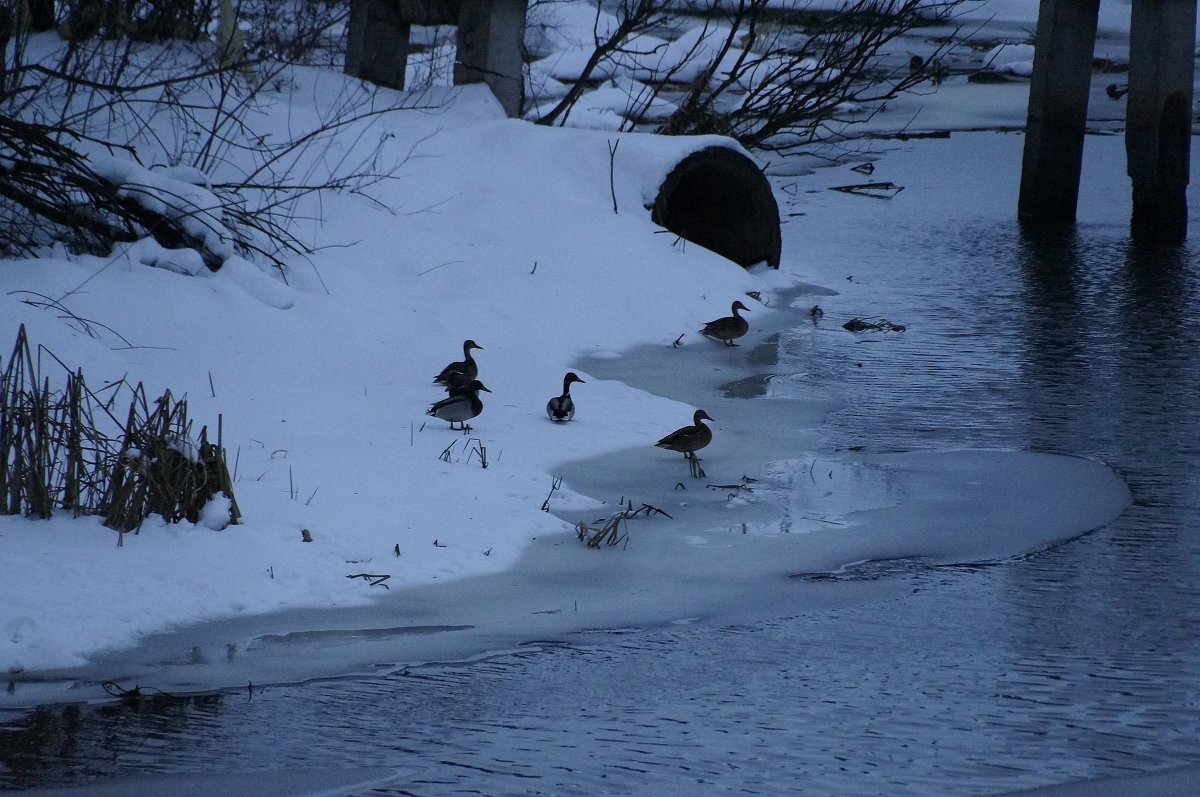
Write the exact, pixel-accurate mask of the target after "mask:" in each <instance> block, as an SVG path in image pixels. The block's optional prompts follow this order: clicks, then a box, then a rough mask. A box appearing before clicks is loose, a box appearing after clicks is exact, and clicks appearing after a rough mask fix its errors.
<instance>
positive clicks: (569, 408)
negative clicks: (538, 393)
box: [546, 371, 586, 422]
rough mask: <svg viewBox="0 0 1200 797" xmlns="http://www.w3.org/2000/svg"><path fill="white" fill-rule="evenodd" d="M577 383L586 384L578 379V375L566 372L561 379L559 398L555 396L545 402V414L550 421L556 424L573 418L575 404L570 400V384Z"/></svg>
mask: <svg viewBox="0 0 1200 797" xmlns="http://www.w3.org/2000/svg"><path fill="white" fill-rule="evenodd" d="M572 382H578V383H580V384H581V385H582V384H586V382H584V381H583V380H582V379H580V378H579V374H577V373H575V372H574V371H568V372H567V375H566V376H564V377H563V392H562V395H561V396H555V397H554V398H552V399H550V400H549V401H547V402H546V414H547V415H549V416H550V420H552V421H557V422H565V421H569V420H571V419H572V418H574V417H575V402H574V401H573V400H572V399H571V383H572Z"/></svg>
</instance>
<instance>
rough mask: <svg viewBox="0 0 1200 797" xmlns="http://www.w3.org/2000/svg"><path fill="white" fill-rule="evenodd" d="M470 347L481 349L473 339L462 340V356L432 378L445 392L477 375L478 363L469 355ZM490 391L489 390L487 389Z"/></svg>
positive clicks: (462, 384) (464, 383)
mask: <svg viewBox="0 0 1200 797" xmlns="http://www.w3.org/2000/svg"><path fill="white" fill-rule="evenodd" d="M471 349H479V350H480V351H483V347H482V346H480V345H479V344H478V343H476V342H475V341H473V340H465V341H463V358H462V360H460V361H458V362H456V363H450V364H449V365H447V366H446V367H445V368H443V369H442V372H441V373H440V374H438V375H437V376H435V377H434V378H433V381H434V382H437V383H438V384H439V385H443V386H444V387H445V388H446V390H447V392H449V391H450V390H451V389H452V388H461V387H463V386H465V385H466V384H467V383H469V382H470V381H471V380H473V379H474V378H475V377H477V376H479V364H478V363H476V362H475V358H474V357H472V356H471ZM488 392H489V393H490V392H491V391H490V390H489V391H488Z"/></svg>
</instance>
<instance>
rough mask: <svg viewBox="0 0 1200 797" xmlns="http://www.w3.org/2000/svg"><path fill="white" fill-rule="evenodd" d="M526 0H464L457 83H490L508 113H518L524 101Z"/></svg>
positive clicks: (459, 19)
mask: <svg viewBox="0 0 1200 797" xmlns="http://www.w3.org/2000/svg"><path fill="white" fill-rule="evenodd" d="M525 3H526V0H462V4H461V5H460V6H459V13H458V60H457V61H456V62H455V64H454V82H455V83H456V84H460V83H479V82H483V83H487V84H488V86H489V87H490V88H491V90H492V93H493V94H495V95H496V99H498V100H499V101H500V105H501V106H502V107H503V108H504V111H505V113H507V114H508V115H509V116H519V115H520V114H521V106H522V104H523V103H524V100H525V82H524V79H523V77H522V75H521V66H522V64H521V49H522V45H523V43H524V40H525Z"/></svg>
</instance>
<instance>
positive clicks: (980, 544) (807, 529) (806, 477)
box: [758, 451, 1131, 571]
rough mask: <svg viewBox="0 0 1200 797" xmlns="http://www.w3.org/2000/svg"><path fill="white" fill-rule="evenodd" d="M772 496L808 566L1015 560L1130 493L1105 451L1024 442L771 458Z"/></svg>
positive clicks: (1095, 522)
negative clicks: (1092, 453)
mask: <svg viewBox="0 0 1200 797" xmlns="http://www.w3.org/2000/svg"><path fill="white" fill-rule="evenodd" d="M764 480H765V481H766V483H767V485H768V487H767V489H766V490H764V491H762V492H764V493H765V494H766V495H767V496H769V500H774V501H779V502H780V504H781V506H782V507H783V512H784V517H783V519H782V520H781V521H779V522H777V523H769V524H765V525H764V526H763V527H762V528H761V529H759V530H758V531H759V532H760V533H765V534H780V533H782V532H791V533H801V534H804V535H805V537H806V539H805V540H804V541H803V542H802V543H801V544H802V545H803V546H804V548H805V552H804V555H802V556H800V557H799V558H800V559H803V560H804V562H805V563H806V564H805V566H806V567H811V568H812V570H813V571H816V570H831V569H835V568H838V567H842V566H845V565H847V564H850V563H854V562H861V561H878V560H891V559H910V558H911V559H920V560H923V561H926V562H928V563H931V564H958V563H969V562H988V561H997V560H1003V559H1008V558H1011V557H1014V556H1019V555H1021V554H1025V553H1029V552H1030V551H1034V550H1037V549H1039V548H1043V547H1046V546H1048V545H1052V544H1054V543H1056V542H1060V541H1062V540H1066V539H1070V538H1072V537H1077V536H1079V535H1080V534H1083V533H1085V532H1087V531H1090V530H1092V529H1095V528H1098V527H1099V526H1102V525H1104V524H1105V523H1107V522H1109V521H1111V520H1112V519H1114V518H1115V517H1117V516H1118V515H1119V514H1120V513H1121V511H1123V510H1124V508H1125V507H1127V506H1128V505H1129V503H1130V501H1131V496H1130V493H1129V488H1128V487H1127V486H1126V484H1125V482H1124V481H1123V480H1122V479H1121V478H1120V477H1119V476H1117V475H1116V474H1115V473H1113V471H1112V470H1111V469H1109V468H1108V467H1107V466H1106V465H1104V464H1102V463H1099V462H1096V461H1094V460H1088V459H1081V458H1077V457H1067V456H1061V455H1054V454H1038V453H1025V452H1019V451H945V452H938V451H922V452H912V453H902V454H885V455H876V456H864V457H862V458H861V459H858V460H842V461H836V460H835V461H828V460H826V461H822V460H820V459H815V458H814V459H813V460H810V462H809V463H807V464H806V463H805V462H804V461H802V460H794V461H790V462H776V463H771V464H770V465H768V466H767V468H766V469H765V470H764Z"/></svg>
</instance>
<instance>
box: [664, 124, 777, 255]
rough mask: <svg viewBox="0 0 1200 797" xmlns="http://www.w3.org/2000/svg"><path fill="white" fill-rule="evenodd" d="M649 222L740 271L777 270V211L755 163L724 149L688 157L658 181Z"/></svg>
mask: <svg viewBox="0 0 1200 797" xmlns="http://www.w3.org/2000/svg"><path fill="white" fill-rule="evenodd" d="M651 219H652V220H653V221H654V222H655V223H656V224H660V225H662V226H663V227H666V228H667V229H668V230H670V231H671V232H673V233H675V234H676V235H678V236H680V237H681V238H684V239H685V240H688V241H691V242H692V243H695V244H698V245H700V246H703V247H704V248H705V249H710V250H712V251H714V252H716V253H717V254H719V255H722V256H724V257H727V258H729V259H730V260H732V261H733V262H735V263H737V264H738V265H741V266H752V265H754V264H755V263H761V262H763V261H766V263H767V265H769V266H770V267H771V268H779V258H780V249H781V245H780V234H779V206H778V205H777V204H776V202H775V195H774V194H773V193H772V192H771V185H770V183H769V182H768V181H767V178H766V177H764V176H763V174H762V172H761V171H759V169H758V166H756V165H755V163H754V161H752V160H750V159H749V158H747V157H746V156H745V155H743V154H742V153H740V152H737V151H736V150H732V149H729V148H728V147H708V148H706V149H702V150H699V151H697V152H693V153H692V154H691V155H689V156H687V157H686V158H684V159H683V160H681V161H680V162H679V163H677V164H676V165H675V168H674V169H672V170H671V173H670V174H668V175H667V177H666V179H665V180H663V183H662V185H661V186H660V187H659V190H658V197H657V198H656V199H655V201H654V208H653V210H652V212H651Z"/></svg>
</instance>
